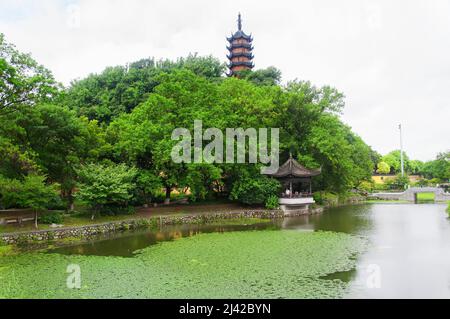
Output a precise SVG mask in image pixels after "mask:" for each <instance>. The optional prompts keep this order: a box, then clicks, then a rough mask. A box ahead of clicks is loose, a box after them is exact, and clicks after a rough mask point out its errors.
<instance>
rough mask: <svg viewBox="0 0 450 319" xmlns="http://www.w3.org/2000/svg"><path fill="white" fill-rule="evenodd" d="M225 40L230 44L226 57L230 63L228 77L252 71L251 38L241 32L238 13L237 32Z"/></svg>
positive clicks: (240, 21)
mask: <svg viewBox="0 0 450 319" xmlns="http://www.w3.org/2000/svg"><path fill="white" fill-rule="evenodd" d="M227 40H228V42H229V43H230V44H229V46H227V49H228V51H229V52H230V53H229V54H228V55H227V58H228V60H229V61H230V63H229V64H228V68H229V69H230V71H229V73H228V76H236V72H239V71H243V70H251V69H253V67H254V64H253V53H252V51H253V46H252V42H253V38H252V36H251V35H247V34H245V32H244V31H242V19H241V14H240V13H239V15H238V30H237V31H236V32H235V33H234V34H232V35H231V37H229V38H227Z"/></svg>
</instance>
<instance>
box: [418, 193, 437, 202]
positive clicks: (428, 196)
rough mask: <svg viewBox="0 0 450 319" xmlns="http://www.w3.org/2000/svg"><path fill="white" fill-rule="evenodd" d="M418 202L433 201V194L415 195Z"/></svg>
mask: <svg viewBox="0 0 450 319" xmlns="http://www.w3.org/2000/svg"><path fill="white" fill-rule="evenodd" d="M417 200H418V201H427V202H428V201H434V193H417Z"/></svg>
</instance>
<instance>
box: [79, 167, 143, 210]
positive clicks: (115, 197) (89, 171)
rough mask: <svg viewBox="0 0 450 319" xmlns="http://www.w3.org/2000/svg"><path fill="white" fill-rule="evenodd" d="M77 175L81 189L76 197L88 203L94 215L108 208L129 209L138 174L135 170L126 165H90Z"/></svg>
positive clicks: (80, 170) (81, 169)
mask: <svg viewBox="0 0 450 319" xmlns="http://www.w3.org/2000/svg"><path fill="white" fill-rule="evenodd" d="M77 173H78V175H79V179H80V183H79V186H80V189H79V191H78V192H77V194H76V197H77V198H79V199H80V200H81V201H83V202H86V203H87V204H88V205H89V206H90V207H91V209H92V210H93V212H94V213H96V212H99V211H101V210H102V209H105V207H107V206H119V207H127V206H128V202H129V201H130V200H131V198H132V197H133V193H132V192H133V190H134V188H135V185H134V178H135V177H136V173H137V170H136V169H135V168H129V167H127V166H126V165H125V164H119V165H99V164H88V165H85V166H83V167H82V168H80V169H79V170H78V171H77ZM93 217H94V215H93Z"/></svg>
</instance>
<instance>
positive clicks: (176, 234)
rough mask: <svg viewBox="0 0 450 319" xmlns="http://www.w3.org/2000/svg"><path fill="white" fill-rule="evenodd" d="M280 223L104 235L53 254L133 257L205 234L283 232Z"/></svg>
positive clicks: (60, 248) (201, 226) (192, 226)
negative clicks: (267, 230)
mask: <svg viewBox="0 0 450 319" xmlns="http://www.w3.org/2000/svg"><path fill="white" fill-rule="evenodd" d="M279 228H280V225H279V223H277V222H272V221H268V222H261V223H256V224H251V225H245V224H243V225H208V224H200V225H189V224H186V225H176V226H165V227H163V228H161V229H158V230H151V231H150V230H139V231H126V232H123V233H119V234H109V235H102V236H101V237H99V238H97V239H96V240H93V241H90V242H87V243H84V244H77V245H73V246H64V247H59V248H55V249H51V250H49V251H48V252H49V253H59V254H64V255H74V254H76V255H95V256H121V257H133V256H134V252H135V251H137V250H139V249H143V248H146V247H148V246H150V245H154V244H156V243H158V242H163V241H171V240H175V239H178V238H182V237H191V236H195V235H198V234H201V233H213V232H218V233H223V232H228V231H246V230H263V229H279Z"/></svg>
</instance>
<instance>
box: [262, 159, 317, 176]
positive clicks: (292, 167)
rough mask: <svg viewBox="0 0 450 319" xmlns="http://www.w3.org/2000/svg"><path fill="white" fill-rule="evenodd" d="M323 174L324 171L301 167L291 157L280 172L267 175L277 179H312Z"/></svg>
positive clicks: (281, 167) (280, 168)
mask: <svg viewBox="0 0 450 319" xmlns="http://www.w3.org/2000/svg"><path fill="white" fill-rule="evenodd" d="M321 172H322V169H320V168H319V169H307V168H306V167H304V166H303V165H301V164H300V163H299V162H297V161H296V160H295V159H293V158H292V156H290V157H289V159H288V160H287V161H286V162H285V163H284V164H283V165H281V166H280V167H279V168H278V170H277V171H276V172H275V173H273V174H267V175H269V176H272V177H275V178H283V177H312V176H317V175H319V174H320V173H321Z"/></svg>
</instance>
